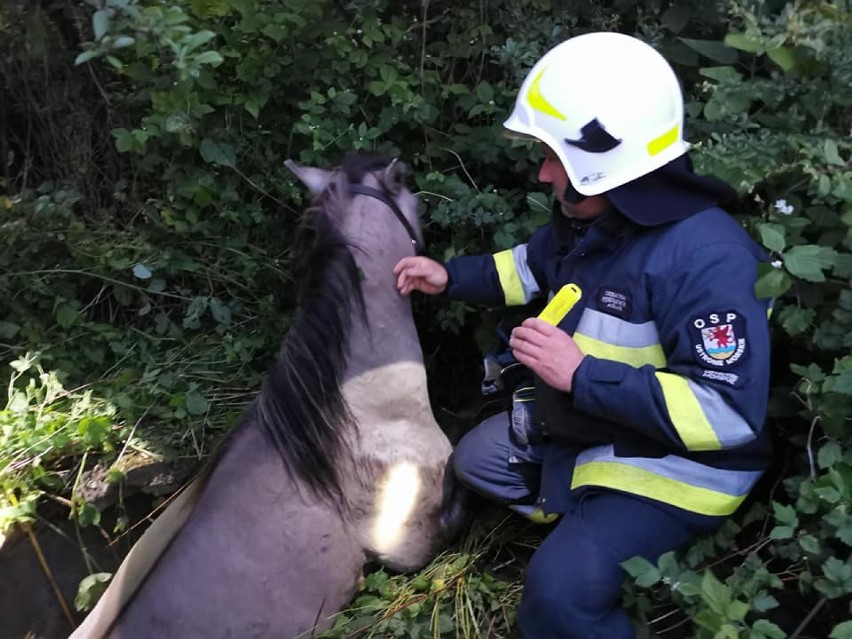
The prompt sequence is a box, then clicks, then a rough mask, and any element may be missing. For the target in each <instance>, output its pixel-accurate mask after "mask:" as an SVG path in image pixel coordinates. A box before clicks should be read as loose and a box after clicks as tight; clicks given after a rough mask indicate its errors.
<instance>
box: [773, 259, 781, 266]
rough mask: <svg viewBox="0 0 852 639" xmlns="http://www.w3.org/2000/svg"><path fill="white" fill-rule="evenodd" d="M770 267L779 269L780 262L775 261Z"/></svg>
mask: <svg viewBox="0 0 852 639" xmlns="http://www.w3.org/2000/svg"><path fill="white" fill-rule="evenodd" d="M772 266H773V267H774V268H781V260H775V261H774V262H772Z"/></svg>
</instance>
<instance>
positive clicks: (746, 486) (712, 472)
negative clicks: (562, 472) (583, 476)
mask: <svg viewBox="0 0 852 639" xmlns="http://www.w3.org/2000/svg"><path fill="white" fill-rule="evenodd" d="M590 462H616V463H619V464H626V465H628V466H635V467H637V468H643V469H645V470H647V471H649V472H652V473H654V474H655V475H660V476H661V477H666V478H668V479H673V480H675V481H680V482H684V483H687V484H691V485H693V486H699V487H701V488H707V489H709V490H713V491H717V492H723V493H726V494H728V495H735V496H738V497H739V496H742V495H745V494H747V493H748V491H749V490H751V488H752V486H754V484H755V482H756V481H757V480H758V479H759V478H760V476H761V475H762V474H763V471H760V470H726V469H722V468H713V467H712V466H705V465H704V464H700V463H698V462H696V461H692V460H691V459H686V458H684V457H678V456H677V455H666V456H665V457H660V458H654V457H616V455H615V452H614V448H613V446H612V444H609V445H607V446H595V447H594V448H587V449H586V450H584V451H583V452H582V453H580V454H579V455H577V466H581V465H582V464H587V463H590Z"/></svg>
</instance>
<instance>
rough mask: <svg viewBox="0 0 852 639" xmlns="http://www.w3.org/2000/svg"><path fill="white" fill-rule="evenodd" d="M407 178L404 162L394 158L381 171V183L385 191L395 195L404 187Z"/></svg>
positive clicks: (406, 168)
mask: <svg viewBox="0 0 852 639" xmlns="http://www.w3.org/2000/svg"><path fill="white" fill-rule="evenodd" d="M407 176H408V167H407V166H406V164H405V162H402V161H401V160H398V159H396V158H394V159H393V160H391V163H390V164H388V165H387V167H386V168H385V170H384V171H382V176H381V181H382V184H383V185H384V187H385V189H386V190H387V191H388V192H389V193H392V194H393V195H396V194H397V193H399V192H400V190H401V189H402V187H404V186H405V178H406V177H407Z"/></svg>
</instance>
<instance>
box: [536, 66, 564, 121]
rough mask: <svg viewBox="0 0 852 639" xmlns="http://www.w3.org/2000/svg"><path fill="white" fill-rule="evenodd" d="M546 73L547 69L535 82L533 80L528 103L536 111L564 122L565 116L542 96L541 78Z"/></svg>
mask: <svg viewBox="0 0 852 639" xmlns="http://www.w3.org/2000/svg"><path fill="white" fill-rule="evenodd" d="M544 72H545V69H542V70H541V71H539V72H538V75H537V76H535V80H533V83H532V84H531V85H530V88H529V90H528V91H527V102H529V104H530V106H531V107H532V108H533V109H535V110H536V111H538V112H540V113H544V114H545V115H550V116H553V117H554V118H556V119H558V120H563V121H564V120H565V119H566V118H565V116H564V115H562V114H561V113H560V112H559V111H558V110H557V108H556V107H555V106H553V105H552V104H551V103H550V102H548V101H547V98H545V97H544V96H543V95H542V94H541V76H543V75H544Z"/></svg>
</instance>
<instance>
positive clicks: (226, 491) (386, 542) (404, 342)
mask: <svg viewBox="0 0 852 639" xmlns="http://www.w3.org/2000/svg"><path fill="white" fill-rule="evenodd" d="M285 164H286V165H287V167H288V168H289V169H290V170H291V171H292V172H293V173H294V174H295V176H296V177H298V178H299V180H300V181H301V182H303V183H304V184H305V185H306V186H307V187H308V189H309V190H310V191H311V193H312V195H313V201H312V205H311V206H309V207H308V208H307V210H306V212H305V214H304V216H303V219H302V223H301V230H300V232H299V239H298V241H297V247H298V250H297V255H298V256H299V257H298V259H297V263H298V265H299V269H300V271H299V272H298V273H297V277H298V280H297V281H300V282H301V292H300V295H299V301H298V304H297V310H296V312H295V314H294V318H293V320H292V323H291V325H290V328H289V330H288V331H287V333H286V335H285V337H284V340H283V344H282V347H281V351H280V354H279V357H278V358H277V360H276V362H275V364H274V365H273V366H272V367H271V369H270V370H269V372H268V373H267V375H266V377H265V379H264V382H263V386H262V388H261V391H260V393H259V396H258V397H257V398H256V399H255V401H254V402H253V403H252V404H251V406H250V407H249V408H248V409H247V411H246V413H245V415H244V416H243V418H242V419H241V420H240V421H239V422H238V423H237V424H236V426H235V427H234V428H233V430H232V431H231V434H230V435H228V436H227V440H226V443H225V444H224V445H223V446H222V447H221V449H220V450H219V452H218V453H217V455H216V458H215V460H213V461H212V462H211V463H210V465H209V470H208V472H207V473H206V474H205V475H206V476H204V477H199V478H198V479H197V480H196V481H195V482H194V483H192V484H191V485H190V486H189V488H187V489H186V490H185V491H184V492H182V493H181V494H180V496H179V497H177V498H176V499H175V500H174V502H173V503H172V504H171V505H170V506H169V507H168V508H167V509H166V510H165V511H164V512H163V513H162V514H161V515H160V516H159V517H158V518H157V519H156V520H155V522H154V523H153V524H152V525H151V527H150V528H149V529H148V530H147V531H146V532H145V534H144V535H143V536H142V537H141V538H140V539H139V541H138V542H137V543H136V545H135V546H134V547H133V548H132V549H131V551H130V553H129V554H128V556H127V557H126V558H125V560H124V562H123V563H122V565H121V566H120V568H119V569H118V571H117V572H116V575H115V577H114V578H113V580H112V582H111V584H110V586H109V587H108V588H107V590H106V592H105V593H104V595H103V596H102V598H101V600H100V601H99V602H98V604H97V605H96V606H95V608H94V610H93V611H92V612H91V613H90V614H89V616H88V617H87V618H86V619H85V620H84V622H83V623H82V625H81V626H80V627H79V628H78V629H77V630H76V631H75V632H74V633H73V634H72V635H71V637H72V639H81V638H86V639H90V638H94V637H98V638H100V637H146V638H147V637H157V638H158V639H168V638H181V639H187V638H192V637H240V638H247V637H275V638H276V639H290V638H293V637H305V636H313V634H315V633H319V632H322V631H323V630H324V629H327V628H328V627H330V625H331V623H332V622H333V619H332V617H333V615H334V614H335V613H337V612H338V611H339V610H341V609H342V608H343V607H344V606H345V605H346V604H347V603H348V602H349V601H350V600H351V599H352V598H353V597H354V595H355V593H356V592H357V589H358V587H359V582H360V580H361V579H362V578H363V571H364V569H365V567H367V566H368V565H369V564H371V562H377V563H378V564H381V565H383V566H386V567H388V568H389V569H391V570H394V571H403V572H409V571H414V570H417V569H419V568H421V567H423V566H424V565H425V564H426V563H428V561H430V560H431V558H433V557H434V556H435V554H436V553H437V552H438V551H439V550H440V548H441V547H442V545H444V544H445V543H446V542H447V541H448V540H449V539H450V538H451V537H452V536H453V535H454V534H455V533H456V532H457V531H458V530H459V529H460V527H461V526H462V525H463V520H464V507H463V504H464V499H465V497H464V490H463V489H462V488H461V486H460V485H458V484H457V483H456V480H455V479H454V476H453V472H452V466H451V464H448V462H449V460H450V456H451V452H452V447H451V444H450V442H449V440H448V439H447V437H446V435H445V434H444V433H443V431H442V430H441V429H440V427H439V426H438V424H437V423H436V421H435V419H434V416H433V414H432V411H431V407H430V403H429V398H428V393H427V385H426V372H425V367H424V364H423V354H422V351H421V347H420V342H419V337H418V334H417V331H416V328H415V325H414V320H413V316H412V310H411V303H410V301H409V299H408V298H406V297H402V296H401V295H399V293H398V292H397V290H396V286H395V279H394V275H393V272H392V268H393V266H394V264H396V262H397V261H398V260H399V259H401V258H402V257H404V256H406V255H411V254H413V253H415V252H416V251H418V250H419V248H420V246H421V245H422V233H421V227H420V224H419V221H418V203H419V201H418V199H417V197H416V196H415V195H413V194H412V193H411V192H410V191H409V190H408V189H407V188H406V187H405V183H404V182H405V177H406V173H407V169H406V167H405V165H404V164H403V163H402V162H400V161H391V162H386V161H384V160H381V159H379V158H377V157H375V156H371V155H364V154H358V155H353V156H351V157H347V158H346V159H345V160H344V161H343V162H342V164H341V165H340V166H339V167H337V168H335V169H333V170H324V169H321V168H315V167H308V166H302V165H299V164H297V163H295V162H293V161H290V160H288V161H287V162H286V163H285Z"/></svg>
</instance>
